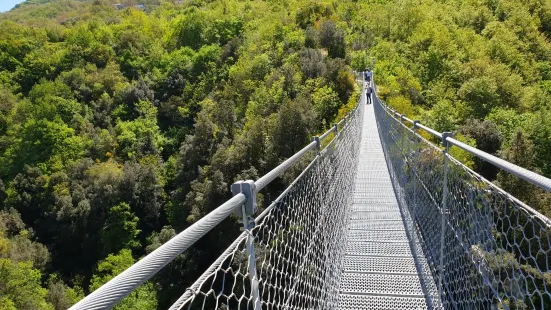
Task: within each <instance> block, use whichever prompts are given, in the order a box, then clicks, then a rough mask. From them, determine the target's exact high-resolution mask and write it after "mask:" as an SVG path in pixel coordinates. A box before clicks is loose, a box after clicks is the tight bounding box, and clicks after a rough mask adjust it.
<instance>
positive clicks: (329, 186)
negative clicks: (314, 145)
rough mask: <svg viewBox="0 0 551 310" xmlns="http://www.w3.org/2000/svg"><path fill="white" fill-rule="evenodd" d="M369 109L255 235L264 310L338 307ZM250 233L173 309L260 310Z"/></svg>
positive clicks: (349, 123) (357, 114)
mask: <svg viewBox="0 0 551 310" xmlns="http://www.w3.org/2000/svg"><path fill="white" fill-rule="evenodd" d="M363 109H364V107H363V105H362V104H359V105H358V107H357V108H356V109H355V110H354V111H353V112H352V113H351V114H350V116H349V118H348V119H347V120H346V123H345V124H344V126H343V129H342V130H341V131H339V132H338V134H337V135H336V137H335V138H334V139H333V140H332V141H331V142H330V144H328V145H327V147H325V148H324V149H323V150H322V151H321V152H320V154H319V156H316V158H315V159H314V160H313V161H312V162H311V163H310V165H309V166H308V167H307V168H306V169H305V170H304V171H303V172H302V173H301V174H300V175H299V176H298V178H297V179H296V180H295V181H294V182H293V183H292V184H291V185H290V186H289V187H288V188H287V189H286V190H285V191H284V192H283V194H282V195H281V196H280V197H278V198H277V199H276V201H274V202H273V203H272V204H271V205H270V206H269V207H268V208H267V210H266V211H265V212H263V213H262V215H261V216H259V217H258V218H257V219H256V220H255V222H256V225H255V227H254V228H253V229H252V230H251V233H252V235H253V236H254V248H255V253H256V268H257V276H258V283H259V296H260V298H259V299H260V304H261V307H262V309H313V308H316V309H333V308H335V307H336V303H337V297H338V285H339V281H340V270H341V264H342V258H343V256H342V253H343V247H344V245H345V238H346V234H345V232H346V219H347V216H346V213H347V212H348V209H349V206H350V204H351V202H352V200H351V199H352V195H351V193H352V191H353V183H354V178H355V175H356V167H357V164H358V153H359V143H360V139H361V122H362V118H363V116H362V115H363ZM247 234H248V232H247V231H245V232H243V233H242V234H241V235H240V237H239V238H238V239H237V240H236V241H235V242H234V243H233V244H232V245H231V246H230V247H229V248H228V249H227V250H226V251H225V252H224V253H223V254H222V255H221V256H220V257H219V258H218V260H217V261H216V262H215V263H214V264H213V265H212V266H211V267H210V268H209V269H208V270H207V271H206V272H205V273H204V274H203V276H201V277H200V278H199V279H198V280H197V281H196V282H195V284H194V285H192V286H191V287H190V288H188V290H187V291H186V292H185V294H184V295H183V296H182V297H181V298H180V299H179V300H178V301H177V302H176V303H175V304H174V305H173V307H172V308H171V309H254V304H255V301H254V300H253V297H252V296H253V294H252V292H251V282H250V279H249V276H250V275H249V268H248V252H247Z"/></svg>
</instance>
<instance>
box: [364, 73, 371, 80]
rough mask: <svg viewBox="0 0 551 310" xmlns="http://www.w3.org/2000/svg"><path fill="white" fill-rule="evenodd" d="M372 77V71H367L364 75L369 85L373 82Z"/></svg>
mask: <svg viewBox="0 0 551 310" xmlns="http://www.w3.org/2000/svg"><path fill="white" fill-rule="evenodd" d="M371 75H372V73H371V71H366V72H365V73H364V79H365V81H366V82H368V83H369V82H371Z"/></svg>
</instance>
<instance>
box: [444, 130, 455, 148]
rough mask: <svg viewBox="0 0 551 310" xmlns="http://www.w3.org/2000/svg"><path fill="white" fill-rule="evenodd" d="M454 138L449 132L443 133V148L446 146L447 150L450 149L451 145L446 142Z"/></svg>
mask: <svg viewBox="0 0 551 310" xmlns="http://www.w3.org/2000/svg"><path fill="white" fill-rule="evenodd" d="M452 137H453V133H451V132H449V131H445V132H443V133H442V146H444V147H445V148H446V150H447V149H448V147H449V143H448V141H446V139H447V138H452Z"/></svg>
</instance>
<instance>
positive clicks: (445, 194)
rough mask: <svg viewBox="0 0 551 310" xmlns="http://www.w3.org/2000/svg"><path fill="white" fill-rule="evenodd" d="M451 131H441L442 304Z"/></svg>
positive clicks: (440, 285)
mask: <svg viewBox="0 0 551 310" xmlns="http://www.w3.org/2000/svg"><path fill="white" fill-rule="evenodd" d="M451 136H452V133H451V132H443V133H442V145H443V146H444V184H443V185H442V186H443V189H442V209H441V210H442V221H441V224H440V266H439V274H440V276H439V277H438V278H439V279H438V294H439V295H440V299H441V300H442V305H443V304H444V289H443V283H442V282H443V281H442V278H443V277H444V242H445V239H446V238H445V236H446V218H447V216H448V201H447V200H448V199H447V198H448V170H449V167H448V151H449V144H448V142H447V141H446V138H448V137H451Z"/></svg>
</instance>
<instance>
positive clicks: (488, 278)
mask: <svg viewBox="0 0 551 310" xmlns="http://www.w3.org/2000/svg"><path fill="white" fill-rule="evenodd" d="M375 113H376V118H377V123H378V127H379V131H380V136H381V141H382V144H383V148H384V151H385V156H386V157H387V162H388V164H389V168H390V172H391V177H392V181H393V183H394V185H395V190H396V194H397V196H398V200H399V201H400V203H401V205H402V207H403V208H406V209H407V211H408V212H409V214H410V218H409V220H410V223H408V225H407V226H408V227H412V228H413V233H415V234H416V237H417V238H418V239H419V240H420V242H417V243H414V244H413V246H414V247H418V248H419V249H420V250H422V251H423V253H424V255H425V257H426V258H427V261H428V264H429V268H430V271H431V273H432V275H433V276H434V278H435V279H438V281H439V295H440V298H441V300H442V306H443V307H444V308H445V309H551V294H550V287H551V269H550V267H551V265H550V264H551V259H550V258H551V239H550V236H551V223H550V221H549V219H547V218H546V217H544V216H543V215H541V214H539V213H538V212H537V211H535V210H533V209H531V208H530V207H528V206H527V205H525V204H524V203H522V202H521V201H519V200H518V199H516V198H514V197H513V196H511V195H510V194H508V193H506V192H505V191H503V190H501V189H500V188H498V187H497V186H495V185H494V184H492V183H491V182H489V181H488V180H486V179H484V178H483V177H481V176H480V175H478V174H477V173H475V172H474V171H472V170H471V169H469V168H467V167H466V166H464V165H463V164H461V163H460V162H459V161H457V160H456V159H454V158H453V157H452V156H450V155H449V154H448V152H447V149H446V148H445V147H440V146H436V145H434V144H433V143H431V142H429V141H428V140H426V139H425V138H423V137H422V136H421V135H419V134H418V133H417V132H416V129H415V128H413V129H412V128H409V127H408V126H406V125H405V124H403V123H402V122H401V120H399V119H398V118H397V117H394V113H393V112H389V110H388V108H387V107H386V106H385V105H384V103H382V102H381V101H380V100H376V102H375ZM414 127H415V126H414ZM417 128H419V127H417ZM444 138H445V137H444Z"/></svg>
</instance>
